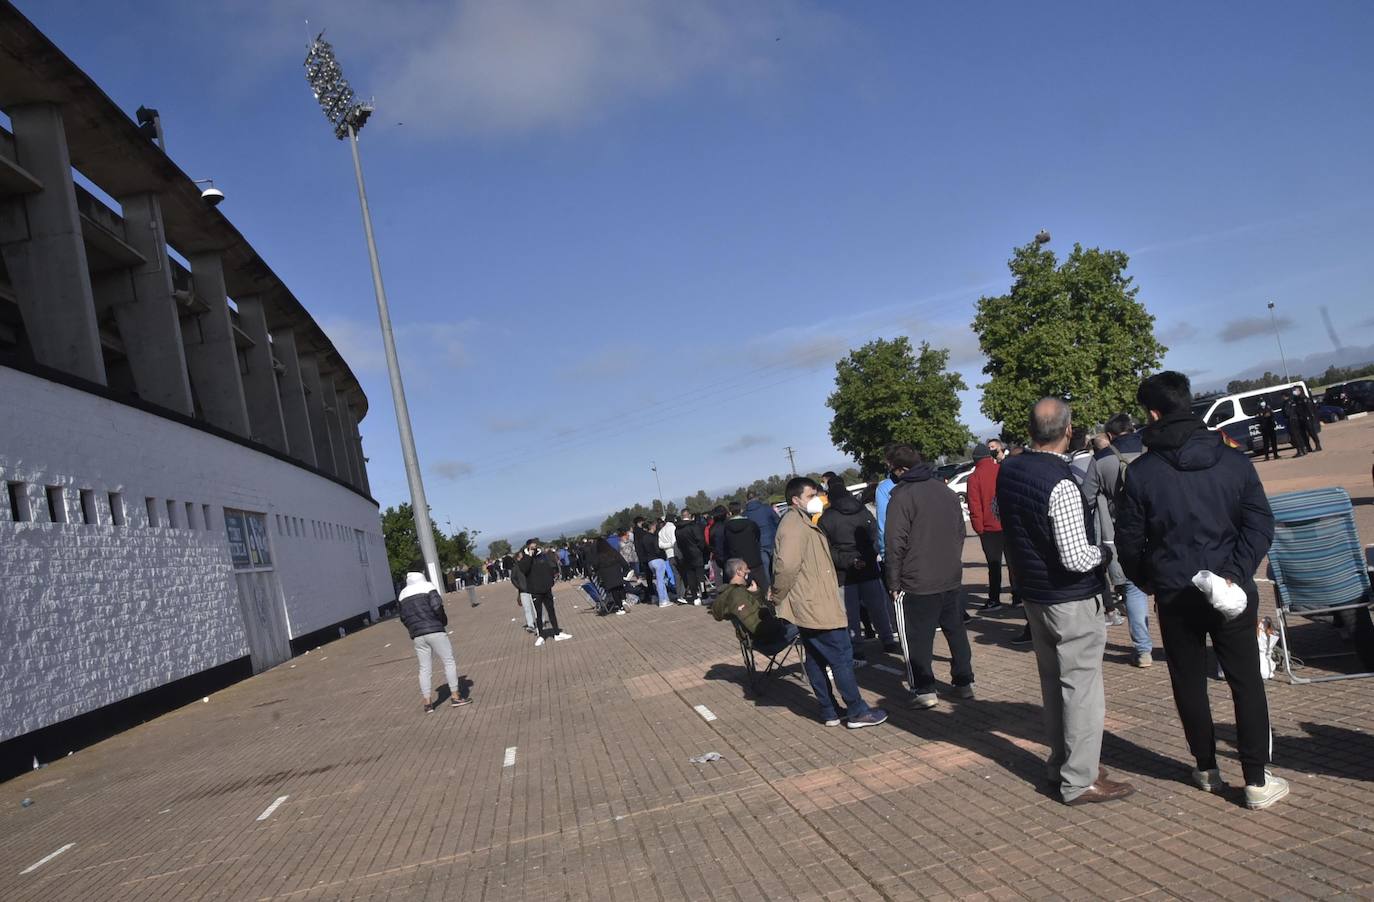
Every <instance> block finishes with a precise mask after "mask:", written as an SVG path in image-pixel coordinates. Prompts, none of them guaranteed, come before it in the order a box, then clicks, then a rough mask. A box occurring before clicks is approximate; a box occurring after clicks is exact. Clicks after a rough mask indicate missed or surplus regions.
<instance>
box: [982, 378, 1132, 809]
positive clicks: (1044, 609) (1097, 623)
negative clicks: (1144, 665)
mask: <svg viewBox="0 0 1374 902" xmlns="http://www.w3.org/2000/svg"><path fill="white" fill-rule="evenodd" d="M1072 436H1073V417H1072V412H1071V411H1070V409H1069V405H1068V404H1066V403H1065V402H1064V401H1062V400H1060V399H1059V398H1042V399H1041V400H1040V401H1039V402H1037V403H1036V405H1035V406H1034V407H1033V408H1031V415H1030V438H1031V446H1030V448H1029V449H1028V453H1025V454H1020V455H1017V456H1015V457H1008V458H1007V459H1006V460H1005V461H1004V462H1003V463H1002V468H1001V470H1000V471H999V472H998V474H997V507H998V515H999V516H1000V517H1001V520H1002V534H1003V536H1004V538H1005V541H1006V552H1007V558H1008V560H1009V561H1010V562H1011V566H1012V569H1013V571H1015V573H1016V574H1017V576H1018V577H1019V582H1020V591H1021V600H1022V602H1023V603H1024V606H1025V609H1026V622H1027V624H1028V625H1029V626H1030V631H1031V640H1032V644H1033V645H1034V648H1035V659H1036V664H1037V666H1038V669H1039V671H1040V694H1041V696H1042V698H1043V700H1044V711H1045V732H1046V733H1047V734H1048V737H1047V738H1048V741H1049V745H1050V758H1049V761H1048V762H1047V769H1046V776H1047V778H1048V780H1049V781H1050V782H1051V783H1053V784H1055V785H1056V786H1058V787H1059V793H1060V798H1062V799H1063V800H1064V802H1065V803H1067V804H1069V805H1085V804H1088V803H1091V802H1110V801H1112V800H1114V799H1121V798H1125V797H1126V796H1128V795H1130V794H1131V793H1133V792H1134V791H1135V789H1134V788H1133V787H1132V786H1131V785H1130V784H1128V783H1118V782H1115V781H1112V780H1108V779H1107V772H1106V771H1105V770H1102V768H1101V767H1100V766H1099V760H1098V759H1099V758H1100V756H1101V753H1102V726H1103V721H1104V720H1105V718H1106V714H1107V705H1106V698H1105V696H1104V694H1103V689H1102V652H1103V649H1105V648H1106V645H1107V628H1106V624H1105V621H1104V620H1103V617H1102V614H1103V609H1102V595H1101V593H1102V585H1103V577H1102V568H1103V567H1104V566H1105V565H1106V564H1107V562H1108V561H1109V560H1110V554H1111V553H1110V551H1108V550H1107V549H1106V548H1103V547H1098V546H1095V545H1093V544H1092V543H1091V542H1090V541H1089V540H1088V534H1089V527H1088V515H1087V512H1086V511H1085V510H1084V507H1083V495H1082V493H1081V492H1080V491H1079V489H1078V483H1077V482H1076V481H1075V480H1074V478H1073V473H1072V471H1071V470H1070V469H1069V455H1068V454H1067V453H1066V452H1067V451H1068V449H1069V444H1070V440H1071V439H1072Z"/></svg>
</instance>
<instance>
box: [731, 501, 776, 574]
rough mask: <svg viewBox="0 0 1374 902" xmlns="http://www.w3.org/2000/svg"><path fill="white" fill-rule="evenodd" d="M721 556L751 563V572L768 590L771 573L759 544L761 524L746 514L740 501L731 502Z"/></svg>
mask: <svg viewBox="0 0 1374 902" xmlns="http://www.w3.org/2000/svg"><path fill="white" fill-rule="evenodd" d="M721 552H722V553H721V557H722V558H723V559H724V560H727V561H728V560H729V559H730V558H732V557H737V558H739V559H740V560H742V561H744V562H745V563H746V564H748V565H749V572H750V573H752V574H753V576H754V580H755V581H756V582H758V584H759V586H760V588H762V589H763V591H764V593H765V594H766V593H767V592H768V586H769V584H770V583H769V575H768V572H767V571H766V570H764V567H763V549H762V547H761V546H760V544H759V525H758V524H757V523H755V522H754V521H753V520H750V519H749V518H748V517H746V516H744V510H743V508H741V507H740V504H739V502H738V501H731V502H730V519H728V520H726V521H725V528H724V529H722V530H721Z"/></svg>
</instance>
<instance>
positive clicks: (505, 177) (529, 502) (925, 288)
mask: <svg viewBox="0 0 1374 902" xmlns="http://www.w3.org/2000/svg"><path fill="white" fill-rule="evenodd" d="M18 6H19V8H20V9H21V10H22V11H23V12H24V13H25V14H26V15H28V16H29V17H30V18H31V19H33V20H34V21H35V23H36V24H37V25H38V26H39V27H40V28H42V29H43V30H44V31H45V32H46V33H47V34H49V35H50V36H51V37H52V38H53V39H54V40H55V41H56V43H57V44H58V45H59V46H60V47H61V48H63V50H64V51H65V52H66V53H67V54H68V55H69V56H70V57H72V58H73V59H74V60H75V61H76V62H77V64H78V65H80V66H82V67H83V68H84V69H85V70H86V71H87V72H88V73H90V74H91V75H92V76H93V77H94V78H95V79H96V81H97V82H98V83H99V84H101V85H102V86H103V87H104V89H105V90H106V92H107V93H108V94H109V95H110V96H111V97H112V98H113V99H114V100H115V102H117V103H119V104H121V105H122V106H124V107H125V108H126V109H128V110H129V111H130V113H132V111H133V110H134V109H135V108H136V107H138V105H139V104H147V105H149V106H154V107H157V108H158V109H159V110H160V111H161V113H162V115H163V118H164V126H165V130H166V133H167V144H168V151H169V153H170V154H171V155H172V156H173V157H174V158H175V159H176V160H177V162H178V163H179V164H180V165H181V167H182V168H183V169H184V170H185V171H186V172H187V173H189V174H191V175H192V177H196V178H199V177H213V178H214V179H215V182H216V184H217V185H218V186H220V187H221V188H223V190H224V191H225V193H226V195H227V196H228V199H227V200H226V202H225V203H224V205H223V207H222V208H221V209H222V210H223V211H224V212H225V213H226V214H227V215H228V216H229V217H230V218H231V219H232V220H233V221H234V222H235V224H236V225H237V226H238V227H239V228H240V230H241V231H242V232H243V233H244V234H245V235H246V236H247V237H248V239H249V240H250V241H252V242H253V244H254V246H255V247H256V248H257V249H258V251H259V252H260V253H261V254H262V255H263V257H264V258H265V259H266V260H267V261H268V263H269V264H270V265H271V266H272V267H273V268H274V269H275V270H276V271H277V272H278V274H279V275H281V276H282V278H283V279H284V280H285V281H286V282H287V284H288V285H290V286H291V288H292V290H293V291H294V292H295V294H296V295H297V297H299V298H300V299H301V300H302V302H303V303H305V305H306V306H307V308H308V309H310V310H311V311H312V313H313V314H314V315H315V317H316V319H317V320H319V321H320V322H321V324H322V325H323V326H324V327H325V329H326V330H327V331H328V332H329V333H330V335H331V336H332V337H333V338H334V340H335V342H336V343H337V344H338V345H339V346H340V348H341V349H342V350H343V351H344V353H345V355H346V356H347V357H348V359H349V360H350V363H351V364H352V366H353V368H354V370H355V372H357V373H358V375H359V376H360V378H361V379H362V381H363V383H364V387H365V389H366V390H367V392H368V397H369V399H370V403H371V413H370V415H369V416H368V418H367V420H366V421H365V422H364V423H363V425H362V430H363V439H364V444H365V448H366V451H367V453H368V454H369V456H370V457H371V463H370V474H371V478H372V486H373V490H374V494H375V495H376V497H377V498H378V500H379V501H380V502H381V503H382V504H383V505H388V504H393V503H396V502H398V501H402V500H405V499H406V498H407V497H408V496H407V492H406V487H405V478H404V473H403V471H402V468H401V464H400V454H399V448H398V444H397V441H396V438H395V435H396V430H395V421H394V415H393V411H392V406H391V403H390V395H389V390H388V386H387V380H386V373H385V367H384V363H383V359H382V353H381V344H380V338H379V335H378V330H377V322H376V313H375V306H374V303H373V299H372V291H371V284H370V280H369V275H368V270H367V262H366V257H365V255H364V247H363V242H362V235H361V228H360V225H359V218H358V209H357V197H356V194H355V192H354V190H353V184H352V172H351V163H350V160H349V155H348V151H347V148H346V146H345V145H344V144H342V143H339V142H337V141H335V140H334V139H333V137H332V136H331V134H330V132H329V128H328V126H327V123H326V122H325V120H324V119H323V117H322V115H321V114H320V112H319V110H318V109H317V108H316V107H315V105H314V101H313V99H312V98H311V96H310V93H309V91H308V89H307V87H306V84H305V81H304V76H303V70H302V66H301V61H302V58H303V55H304V48H305V43H306V38H307V35H308V34H311V33H312V31H308V30H307V25H306V20H307V19H309V20H310V25H309V29H311V30H313V31H318V30H319V29H320V28H327V29H328V36H329V37H330V38H331V39H332V40H333V41H334V43H335V46H336V48H337V50H338V52H339V55H340V58H341V60H342V61H343V64H344V68H345V71H346V72H347V74H348V76H349V78H350V80H351V81H352V82H353V84H354V87H355V88H356V89H358V91H359V92H360V93H361V94H363V95H364V96H369V95H375V97H376V102H377V107H378V111H377V113H376V114H375V115H374V117H373V119H372V122H371V123H370V124H369V125H368V127H367V129H366V130H365V131H364V133H363V138H364V140H363V144H362V153H363V159H364V166H365V169H366V174H367V178H368V189H369V194H370V200H371V203H372V206H373V214H374V218H375V223H376V227H377V233H378V241H379V245H380V250H381V255H382V266H383V269H384V272H385V277H386V282H387V289H388V294H389V296H390V300H391V304H392V314H393V318H394V320H395V322H396V325H397V332H398V338H399V341H400V345H401V354H402V356H403V358H404V372H405V375H406V380H407V388H408V393H409V401H410V407H411V413H412V417H413V420H414V424H415V430H416V436H417V442H418V445H419V450H420V455H421V460H422V462H423V466H424V470H425V482H426V488H427V490H428V493H429V499H430V503H431V506H432V508H433V509H434V513H435V519H436V520H437V521H438V522H439V523H440V524H443V523H445V522H451V524H452V525H453V526H455V527H456V526H460V525H461V526H467V527H470V528H475V529H479V530H481V531H482V536H483V539H490V538H498V537H503V536H510V537H512V538H517V539H518V538H519V537H522V536H523V534H524V533H525V532H527V531H530V530H532V529H533V528H534V527H538V526H541V525H546V524H552V523H560V522H564V521H568V520H572V519H575V518H577V517H580V516H582V515H591V514H598V515H599V514H604V513H607V512H609V511H611V510H613V509H615V508H619V507H622V506H624V505H626V504H629V503H631V502H634V501H638V500H647V499H648V498H650V497H652V495H653V494H654V491H655V489H654V480H653V474H652V473H651V472H650V471H649V462H650V461H651V460H655V461H657V463H658V466H659V469H660V472H661V475H662V478H663V490H664V494H665V496H668V497H671V496H677V497H679V498H680V497H681V496H683V495H685V494H688V493H691V492H694V491H695V490H697V489H698V488H706V489H708V490H709V489H715V488H719V487H722V486H726V485H734V484H738V483H740V482H743V481H748V480H750V479H753V478H755V477H758V476H761V475H765V474H768V473H775V472H783V471H784V470H785V469H786V458H785V455H784V453H783V447H784V446H785V445H791V446H793V447H794V448H796V449H797V463H798V465H799V466H800V467H803V468H811V467H819V466H824V465H829V464H833V463H836V462H838V461H840V460H841V458H842V455H840V454H839V453H838V452H837V451H835V449H834V448H833V447H832V446H831V445H830V442H829V439H828V434H827V428H828V425H829V410H828V409H827V408H826V407H825V406H824V402H825V397H826V395H827V394H828V393H829V391H830V389H831V387H832V382H833V373H834V370H833V365H834V361H835V360H836V359H838V358H839V357H840V356H842V355H843V353H844V352H845V350H846V349H848V348H849V347H851V346H854V345H857V344H858V343H861V342H863V341H866V340H870V339H872V338H875V337H879V336H885V337H891V336H894V335H897V334H907V335H910V336H912V337H913V339H915V340H918V341H919V340H929V341H931V342H932V343H933V344H936V345H939V346H944V347H949V348H950V349H951V351H952V362H953V364H954V365H955V366H956V367H957V368H959V369H960V370H961V371H962V372H963V373H964V374H965V377H966V380H967V381H968V382H969V384H970V386H971V390H970V391H969V392H968V393H967V395H966V397H965V398H964V412H965V419H966V421H967V422H969V424H970V425H972V426H973V427H974V428H975V431H978V432H985V431H987V430H988V429H989V428H990V425H989V424H988V423H987V422H986V420H985V418H984V417H983V416H982V414H981V413H980V412H979V411H978V391H977V389H976V385H977V383H978V382H980V381H981V379H982V377H981V373H980V372H979V370H980V367H981V361H980V359H979V357H978V354H977V345H976V341H975V340H974V338H973V337H972V335H971V334H970V333H969V331H968V323H969V321H970V320H971V318H972V313H973V304H974V302H975V301H976V299H977V298H978V297H979V295H980V294H984V293H999V292H1001V291H1003V290H1005V288H1006V286H1007V284H1008V280H1007V274H1006V267H1005V264H1006V260H1007V258H1008V256H1009V255H1010V250H1011V248H1012V246H1013V245H1016V244H1020V243H1023V242H1025V241H1026V240H1028V239H1029V238H1030V236H1032V235H1033V234H1034V233H1035V232H1036V230H1038V229H1040V228H1047V229H1049V230H1050V231H1051V232H1052V233H1053V235H1054V242H1053V244H1052V245H1051V246H1052V247H1053V248H1055V249H1056V250H1058V251H1060V252H1061V253H1063V252H1067V250H1068V249H1069V248H1070V247H1071V246H1072V244H1073V242H1075V241H1077V242H1081V243H1083V244H1085V245H1089V246H1100V247H1108V248H1121V249H1123V250H1125V251H1127V252H1128V253H1129V254H1130V255H1131V267H1130V273H1131V274H1132V275H1134V277H1135V279H1136V283H1137V284H1138V285H1139V286H1140V299H1141V300H1142V301H1143V302H1144V303H1145V305H1146V306H1147V308H1148V309H1149V310H1150V312H1152V313H1153V314H1155V316H1156V317H1157V318H1158V326H1157V328H1158V332H1159V335H1160V337H1161V339H1162V340H1163V341H1164V343H1165V344H1167V345H1168V346H1169V347H1170V351H1169V354H1168V356H1167V358H1166V361H1165V362H1166V364H1167V365H1169V366H1171V367H1173V368H1177V369H1181V370H1184V371H1185V372H1189V373H1191V374H1193V375H1194V377H1195V381H1197V382H1198V383H1199V384H1208V383H1210V382H1213V381H1215V382H1224V381H1225V380H1226V379H1228V378H1231V377H1234V376H1235V375H1237V374H1240V373H1246V372H1250V371H1253V370H1256V369H1263V368H1264V367H1266V366H1267V367H1269V368H1272V369H1278V362H1277V351H1276V348H1275V344H1274V341H1273V335H1272V332H1271V331H1269V328H1268V320H1267V311H1266V309H1265V302H1266V301H1268V300H1273V301H1275V302H1276V303H1277V304H1278V311H1279V312H1280V313H1281V314H1282V315H1283V317H1284V318H1285V321H1286V322H1285V327H1284V344H1285V350H1286V351H1287V354H1288V357H1289V363H1290V366H1292V367H1293V368H1294V369H1295V370H1296V369H1301V368H1302V362H1303V361H1304V360H1305V361H1306V362H1307V363H1308V364H1309V366H1315V365H1317V363H1318V362H1320V364H1321V365H1324V364H1325V363H1326V362H1327V361H1328V359H1337V360H1342V361H1350V360H1356V359H1358V360H1367V359H1374V303H1372V302H1371V299H1372V298H1371V295H1372V294H1374V291H1372V290H1371V289H1374V255H1371V254H1370V252H1369V247H1370V242H1371V238H1374V191H1371V189H1372V188H1374V167H1371V166H1370V165H1369V161H1370V154H1371V148H1372V147H1374V113H1372V112H1371V110H1372V109H1374V105H1372V104H1371V103H1370V98H1371V97H1374V63H1371V62H1370V58H1369V54H1368V44H1369V41H1370V38H1371V37H1372V36H1374V5H1371V4H1366V3H1359V2H1354V0H1348V2H1312V3H1301V4H1294V3H1273V2H1260V3H1250V4H1246V5H1244V7H1238V6H1235V5H1228V4H1197V3H1167V2H1166V3H1152V4H1135V5H1126V4H1103V3H1040V4H1025V3H979V4H935V3H898V2H892V3H877V2H875V3H865V4H814V3H808V2H802V0H760V2H756V3H749V4H738V3H732V2H728V0H673V2H672V3H668V2H662V3H647V2H645V3H641V2H634V0H564V2H533V0H503V2H500V3H454V2H440V0H392V2H383V0H332V2H329V3H324V2H314V3H309V2H300V0H275V2H270V3H269V2H268V0H259V2H252V3H249V2H231V0H206V2H197V3H177V2H170V0H169V2H160V0H149V2H141V3H139V4H136V5H135V6H136V9H137V15H135V14H133V13H132V12H131V11H130V8H129V7H128V6H127V5H123V4H106V3H94V2H89V0H85V2H76V0H43V2H35V0H19V2H18ZM1242 13H1243V14H1242ZM1323 307H1324V308H1325V309H1326V312H1327V315H1328V316H1329V318H1330V320H1331V322H1332V326H1333V328H1332V329H1331V330H1328V329H1327V328H1326V327H1325V326H1324V325H1323V321H1322V318H1321V308H1323ZM1338 344H1339V346H1340V350H1339V351H1338V350H1337V345H1338Z"/></svg>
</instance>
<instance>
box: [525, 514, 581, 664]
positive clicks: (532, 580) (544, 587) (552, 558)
mask: <svg viewBox="0 0 1374 902" xmlns="http://www.w3.org/2000/svg"><path fill="white" fill-rule="evenodd" d="M516 566H517V567H519V568H520V569H521V571H522V572H523V573H524V576H525V590H526V591H527V592H529V593H530V598H531V599H533V600H534V629H535V638H534V645H535V647H536V648H538V647H539V646H541V645H543V644H544V633H545V630H544V617H545V615H546V614H547V615H548V621H549V630H548V635H550V636H553V639H554V641H555V642H562V641H563V640H564V639H571V638H572V635H571V634H570V633H565V632H563V631H562V630H561V629H559V628H558V612H557V611H555V610H554V607H553V584H554V582H555V581H556V580H557V579H558V557H557V556H556V555H555V554H554V553H553V552H552V551H549V550H546V549H540V547H539V540H538V539H530V540H529V541H527V542H526V543H525V558H524V560H522V561H520V562H519V563H517V564H516Z"/></svg>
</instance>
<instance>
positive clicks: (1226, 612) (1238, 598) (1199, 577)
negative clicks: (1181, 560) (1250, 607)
mask: <svg viewBox="0 0 1374 902" xmlns="http://www.w3.org/2000/svg"><path fill="white" fill-rule="evenodd" d="M1193 585H1195V586H1197V587H1198V590H1199V591H1200V592H1202V594H1203V595H1205V596H1207V600H1208V601H1209V602H1211V604H1212V607H1214V608H1216V609H1217V610H1218V611H1220V612H1221V615H1222V616H1223V617H1225V618H1226V619H1227V620H1235V619H1236V618H1237V617H1239V616H1240V615H1241V614H1243V613H1244V612H1245V605H1246V598H1245V590H1244V589H1242V588H1241V587H1240V586H1237V585H1235V584H1234V583H1228V582H1227V581H1226V578H1225V577H1224V576H1217V575H1216V574H1215V573H1213V572H1212V571H1211V570H1199V571H1198V572H1197V573H1195V574H1193Z"/></svg>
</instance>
